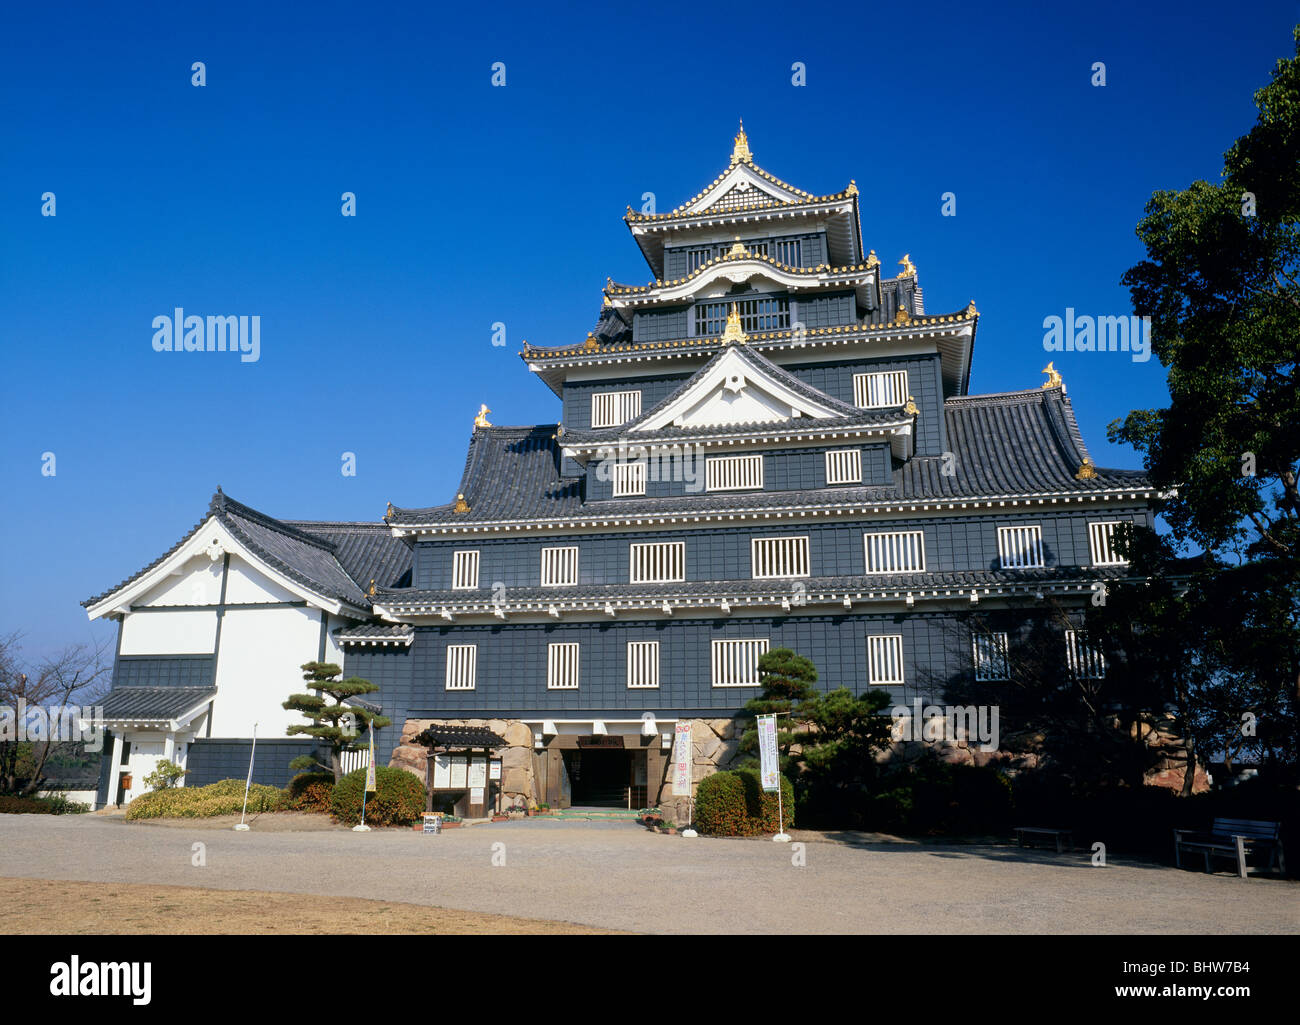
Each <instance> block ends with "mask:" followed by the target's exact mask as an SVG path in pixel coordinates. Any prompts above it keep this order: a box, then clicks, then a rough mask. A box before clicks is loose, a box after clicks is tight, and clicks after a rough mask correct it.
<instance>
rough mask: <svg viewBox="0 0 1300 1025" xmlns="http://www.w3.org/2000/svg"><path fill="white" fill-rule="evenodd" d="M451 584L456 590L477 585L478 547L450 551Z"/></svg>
mask: <svg viewBox="0 0 1300 1025" xmlns="http://www.w3.org/2000/svg"><path fill="white" fill-rule="evenodd" d="M451 586H452V589H453V590H456V591H468V590H472V589H473V588H475V587H478V549H474V550H473V551H465V552H453V553H452V556H451Z"/></svg>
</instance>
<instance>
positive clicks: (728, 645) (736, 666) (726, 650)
mask: <svg viewBox="0 0 1300 1025" xmlns="http://www.w3.org/2000/svg"><path fill="white" fill-rule="evenodd" d="M767 645H768V642H767V638H763V639H762V640H736V641H714V642H713V686H715V687H757V686H758V660H759V659H760V658H762V657H763V656H764V655H765V654H766V653H767Z"/></svg>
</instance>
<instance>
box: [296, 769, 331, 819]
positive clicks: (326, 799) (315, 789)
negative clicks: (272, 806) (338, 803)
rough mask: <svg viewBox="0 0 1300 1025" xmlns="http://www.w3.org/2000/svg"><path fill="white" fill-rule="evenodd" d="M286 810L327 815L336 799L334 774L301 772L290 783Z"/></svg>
mask: <svg viewBox="0 0 1300 1025" xmlns="http://www.w3.org/2000/svg"><path fill="white" fill-rule="evenodd" d="M285 795H286V796H285V805H284V806H285V808H287V809H289V810H291V811H309V812H318V813H320V814H327V813H328V812H329V810H330V802H331V801H332V800H333V798H334V773H332V772H300V773H299V774H298V775H296V776H294V778H293V779H291V780H290V781H289V786H288V788H287V789H286V791H285Z"/></svg>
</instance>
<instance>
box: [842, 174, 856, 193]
mask: <svg viewBox="0 0 1300 1025" xmlns="http://www.w3.org/2000/svg"><path fill="white" fill-rule="evenodd" d="M857 194H858V183H857V180H856V179H854V178H850V179H849V187H848V188H847V189H845V190H844V195H846V196H856V195H857Z"/></svg>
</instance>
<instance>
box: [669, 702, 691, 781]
mask: <svg viewBox="0 0 1300 1025" xmlns="http://www.w3.org/2000/svg"><path fill="white" fill-rule="evenodd" d="M673 796H674V797H690V796H691V722H690V720H689V719H678V720H677V737H676V742H675V743H674V744H673Z"/></svg>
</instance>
